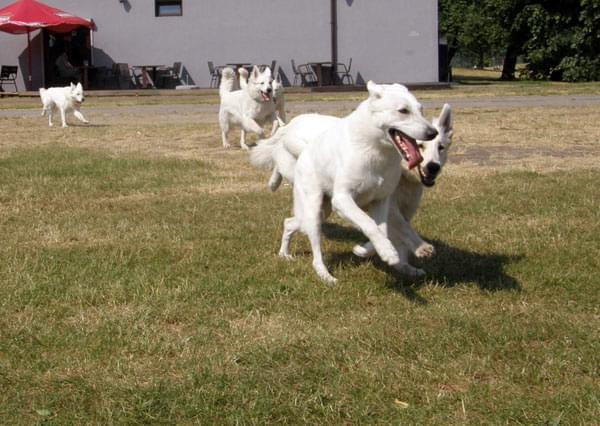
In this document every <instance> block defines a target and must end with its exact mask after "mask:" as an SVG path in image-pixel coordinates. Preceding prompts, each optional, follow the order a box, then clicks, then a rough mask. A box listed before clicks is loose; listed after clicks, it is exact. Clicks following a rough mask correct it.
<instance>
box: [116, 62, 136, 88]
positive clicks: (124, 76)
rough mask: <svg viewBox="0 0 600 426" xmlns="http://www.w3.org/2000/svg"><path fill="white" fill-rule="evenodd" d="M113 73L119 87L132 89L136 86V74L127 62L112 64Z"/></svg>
mask: <svg viewBox="0 0 600 426" xmlns="http://www.w3.org/2000/svg"><path fill="white" fill-rule="evenodd" d="M113 74H114V76H115V80H116V82H117V87H118V88H119V89H132V88H134V87H136V86H137V78H138V77H137V76H136V75H135V72H134V70H133V69H132V68H130V67H129V64H127V63H124V62H120V63H115V64H113Z"/></svg>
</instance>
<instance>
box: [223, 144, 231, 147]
mask: <svg viewBox="0 0 600 426" xmlns="http://www.w3.org/2000/svg"><path fill="white" fill-rule="evenodd" d="M223 148H231V144H230V143H224V144H223Z"/></svg>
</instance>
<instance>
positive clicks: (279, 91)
mask: <svg viewBox="0 0 600 426" xmlns="http://www.w3.org/2000/svg"><path fill="white" fill-rule="evenodd" d="M277 70H278V68H276V69H275V70H272V71H273V73H274V74H275V76H276V77H275V78H274V79H273V102H275V113H276V114H277V121H278V124H279V125H280V126H283V125H285V123H287V119H286V118H285V97H284V95H283V92H284V88H283V82H282V81H281V75H279V72H278V71H277ZM238 75H239V76H240V88H241V89H244V88H246V87H247V86H248V70H247V69H246V68H243V67H240V68H238ZM273 133H274V132H273Z"/></svg>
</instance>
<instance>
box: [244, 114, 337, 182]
mask: <svg viewBox="0 0 600 426" xmlns="http://www.w3.org/2000/svg"><path fill="white" fill-rule="evenodd" d="M340 120H341V118H339V117H333V116H330V115H321V114H302V115H299V116H297V117H294V118H293V119H292V120H290V122H289V123H288V124H287V125H285V126H284V127H280V128H279V130H277V132H276V133H275V134H274V135H273V136H271V137H270V138H268V139H265V140H262V141H259V143H258V144H257V145H256V146H255V147H253V148H252V150H251V151H250V162H251V163H252V164H253V165H255V166H257V167H261V168H268V169H272V170H273V173H272V175H271V178H270V179H269V188H270V189H271V191H275V190H277V188H278V187H279V185H280V184H281V179H282V177H283V178H285V179H286V180H287V181H288V182H290V183H293V181H294V171H295V169H296V161H297V159H298V157H299V156H300V154H301V153H302V151H303V150H304V147H306V145H307V144H308V143H309V142H310V141H311V140H312V139H315V138H316V137H317V136H318V135H319V134H321V133H323V132H324V131H325V130H327V129H329V128H330V127H332V126H333V125H334V124H335V123H337V122H339V121H340Z"/></svg>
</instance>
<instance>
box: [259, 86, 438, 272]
mask: <svg viewBox="0 0 600 426" xmlns="http://www.w3.org/2000/svg"><path fill="white" fill-rule="evenodd" d="M367 89H368V91H369V98H368V99H367V100H365V101H363V102H362V103H361V104H360V105H359V107H358V108H357V109H356V110H355V111H354V112H352V113H351V114H350V115H348V116H346V117H344V118H341V119H338V118H335V117H330V118H324V119H323V116H316V117H315V116H314V115H312V117H309V118H307V119H306V120H305V122H304V123H303V124H302V125H301V126H302V127H303V128H304V131H300V132H299V134H300V135H302V134H303V133H306V134H307V135H310V136H308V137H307V139H308V143H307V144H306V145H305V146H304V147H303V148H302V147H301V146H298V147H297V148H300V149H301V153H300V155H299V156H298V159H297V162H295V165H294V167H293V169H294V174H293V184H294V216H292V217H290V218H287V219H285V221H284V231H283V236H282V241H281V248H280V250H279V255H280V256H283V257H289V243H290V240H291V237H292V235H293V234H294V233H295V232H296V231H298V230H301V231H303V232H304V233H305V234H306V235H307V236H308V238H309V240H310V243H311V248H312V252H313V268H314V269H315V271H316V273H317V274H318V275H319V277H320V278H321V279H322V280H324V281H326V282H328V283H334V282H335V281H336V279H335V278H334V277H333V276H332V275H331V274H330V273H329V271H328V270H327V267H326V266H325V264H324V263H323V257H322V253H321V244H320V227H321V221H322V220H323V219H324V218H326V217H327V216H328V215H329V213H330V211H331V208H333V209H334V210H335V211H336V212H337V213H338V214H339V215H340V216H342V217H343V218H345V219H347V220H348V221H350V223H351V224H353V225H354V226H355V227H356V228H358V229H359V230H361V231H362V232H363V233H364V234H365V235H366V236H367V237H368V238H369V240H370V241H371V242H372V243H373V246H374V247H375V250H376V251H377V253H378V254H379V256H380V257H381V258H382V260H383V261H385V262H386V263H388V264H389V265H391V266H392V267H394V268H396V269H397V270H399V271H400V272H402V273H405V274H407V275H410V276H417V275H419V271H418V270H417V269H416V268H413V267H412V266H410V265H408V264H406V263H402V262H401V259H400V256H399V255H398V252H397V251H396V249H395V248H394V246H393V244H392V243H391V242H390V240H389V239H388V237H387V225H386V222H387V218H388V210H389V197H390V195H391V194H392V193H393V191H394V189H395V188H396V186H397V184H398V181H399V179H400V174H401V167H402V166H401V164H402V159H404V160H405V161H406V165H405V167H408V168H413V167H415V166H416V165H418V164H419V163H420V162H421V160H422V157H421V154H420V152H419V149H418V147H417V145H416V140H415V139H421V140H430V139H433V138H434V137H435V136H436V135H437V131H436V130H435V129H434V128H433V127H432V126H431V125H430V124H429V123H428V122H427V120H425V118H424V117H423V115H422V113H421V110H422V108H421V104H420V103H419V102H418V101H417V100H416V98H415V97H414V96H413V95H412V94H411V93H410V92H409V91H408V89H407V88H406V87H404V86H402V85H399V84H393V85H377V84H375V83H373V82H371V81H370V82H369V83H368V84H367ZM292 121H294V120H292ZM326 121H329V124H331V125H330V126H329V127H328V128H327V129H326V130H325V131H324V132H323V133H320V134H317V135H314V137H313V135H312V134H311V132H312V131H314V127H320V126H323V125H324V123H325V122H326ZM313 123H314V125H313ZM291 124H292V123H291V122H290V124H289V125H288V126H290V125H291ZM288 126H286V128H287V127H288ZM284 130H285V128H283V129H281V131H284ZM259 147H260V144H259ZM257 148H258V147H257ZM257 148H255V149H257ZM251 155H253V154H252V153H251ZM257 156H258V154H257ZM292 157H293V156H292ZM257 160H259V158H254V160H253V162H255V164H258V161H257ZM276 167H277V168H278V170H280V171H282V172H284V173H287V171H285V170H289V169H288V168H287V166H282V165H281V164H277V165H276ZM284 169H285V170H284Z"/></svg>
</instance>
